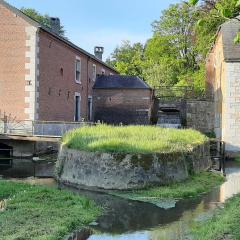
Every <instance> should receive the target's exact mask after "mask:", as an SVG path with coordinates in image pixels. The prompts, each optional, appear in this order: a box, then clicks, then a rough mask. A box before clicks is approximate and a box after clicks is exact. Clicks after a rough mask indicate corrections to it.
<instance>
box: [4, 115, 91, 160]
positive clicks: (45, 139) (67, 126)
mask: <svg viewBox="0 0 240 240" xmlns="http://www.w3.org/2000/svg"><path fill="white" fill-rule="evenodd" d="M92 124H93V123H86V122H63V121H61V122H60V121H30V120H22V121H19V120H15V119H12V120H10V119H9V118H6V117H5V118H3V119H0V144H4V145H5V146H8V147H5V148H4V149H3V148H0V156H1V154H2V156H3V158H2V162H3V160H4V156H5V154H6V153H7V152H8V154H10V152H11V154H10V155H11V156H14V157H17V158H24V157H31V156H33V155H37V154H38V153H39V152H44V150H47V149H53V150H55V151H57V149H58V147H59V143H60V140H61V138H62V136H63V135H64V134H65V133H66V132H67V131H70V130H73V129H76V128H80V127H83V126H86V125H92ZM0 160H1V157H0ZM0 165H1V163H0Z"/></svg>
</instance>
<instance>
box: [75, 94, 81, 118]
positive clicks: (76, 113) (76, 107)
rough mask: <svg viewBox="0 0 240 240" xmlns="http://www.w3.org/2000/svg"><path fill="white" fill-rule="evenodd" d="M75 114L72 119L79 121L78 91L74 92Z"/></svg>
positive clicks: (79, 100)
mask: <svg viewBox="0 0 240 240" xmlns="http://www.w3.org/2000/svg"><path fill="white" fill-rule="evenodd" d="M74 104H75V116H74V121H75V122H80V120H81V96H80V93H75V103H74Z"/></svg>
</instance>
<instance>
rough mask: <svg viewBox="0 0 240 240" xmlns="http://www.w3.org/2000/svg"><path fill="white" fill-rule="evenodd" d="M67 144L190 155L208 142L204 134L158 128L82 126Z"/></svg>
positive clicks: (102, 149)
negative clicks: (197, 146)
mask: <svg viewBox="0 0 240 240" xmlns="http://www.w3.org/2000/svg"><path fill="white" fill-rule="evenodd" d="M62 141H63V144H65V145H66V146H67V147H69V148H72V149H79V150H85V151H99V152H120V153H154V152H186V151H189V150H191V149H192V147H194V146H196V145H199V144H202V143H204V142H205V141H207V137H205V136H204V135H202V134H201V133H200V132H198V131H195V130H191V129H187V130H178V129H165V128H160V127H154V126H124V127H123V126H119V127H115V126H108V125H97V126H92V127H82V128H79V129H75V130H73V131H70V132H68V133H66V134H65V135H64V136H63V140H62Z"/></svg>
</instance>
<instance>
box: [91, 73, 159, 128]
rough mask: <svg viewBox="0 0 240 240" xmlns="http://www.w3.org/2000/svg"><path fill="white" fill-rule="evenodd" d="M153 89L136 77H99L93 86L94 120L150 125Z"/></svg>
mask: <svg viewBox="0 0 240 240" xmlns="http://www.w3.org/2000/svg"><path fill="white" fill-rule="evenodd" d="M153 94H154V93H153V90H152V89H151V88H150V87H149V86H148V85H147V84H146V83H145V82H144V81H143V80H141V79H140V78H138V77H133V76H120V75H112V76H106V75H105V76H104V75H102V76H98V77H97V79H96V82H95V84H94V86H93V115H94V121H103V122H106V123H111V124H119V123H123V124H149V115H150V114H149V110H150V108H151V104H152V100H153Z"/></svg>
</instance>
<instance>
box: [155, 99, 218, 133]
mask: <svg viewBox="0 0 240 240" xmlns="http://www.w3.org/2000/svg"><path fill="white" fill-rule="evenodd" d="M164 109H172V110H177V111H179V113H176V114H179V116H180V119H181V124H182V126H184V127H187V128H193V129H196V130H198V131H201V132H203V133H208V132H213V131H214V122H215V119H214V102H213V101H211V100H190V99H185V100H181V99H179V100H168V101H166V100H165V101H164V100H160V103H159V110H161V111H163V110H164ZM170 114H172V113H170ZM159 116H161V114H159ZM164 117H165V118H166V117H167V113H165V115H164ZM171 117H172V116H171V115H169V118H171ZM160 120H161V119H160ZM160 120H159V122H161V121H160Z"/></svg>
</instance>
